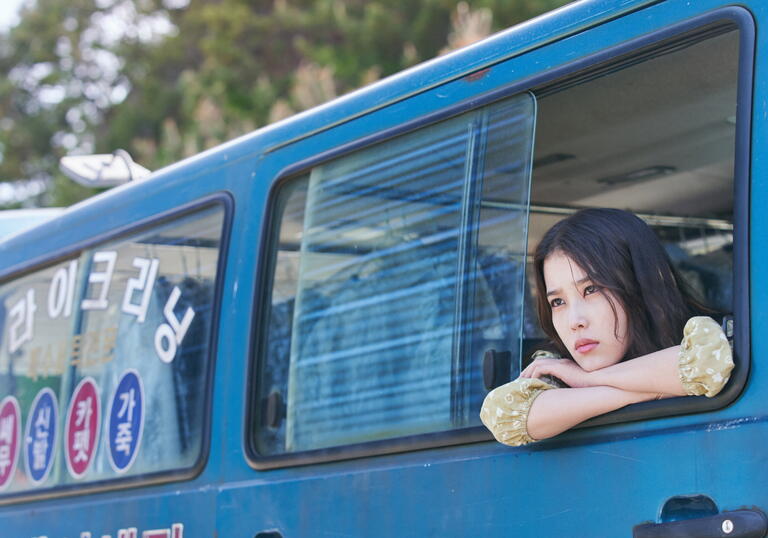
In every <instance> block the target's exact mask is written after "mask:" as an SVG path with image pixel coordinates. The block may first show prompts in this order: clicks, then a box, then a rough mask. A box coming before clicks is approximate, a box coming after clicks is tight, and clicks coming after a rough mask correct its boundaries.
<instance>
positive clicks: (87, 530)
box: [0, 0, 768, 538]
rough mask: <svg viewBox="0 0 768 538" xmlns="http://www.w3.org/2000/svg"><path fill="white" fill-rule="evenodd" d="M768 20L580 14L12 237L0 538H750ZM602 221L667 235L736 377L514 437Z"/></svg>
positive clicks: (455, 57)
mask: <svg viewBox="0 0 768 538" xmlns="http://www.w3.org/2000/svg"><path fill="white" fill-rule="evenodd" d="M761 23H762V24H763V25H766V24H768V3H766V2H764V1H761V0H742V1H740V2H738V3H727V2H722V1H721V0H695V1H690V0H583V1H579V2H575V3H573V4H571V5H568V6H566V7H564V8H561V9H559V10H557V11H554V12H552V13H550V14H548V15H545V16H543V17H539V18H537V19H534V20H532V21H530V22H527V23H525V24H522V25H520V26H517V27H514V28H511V29H509V30H507V31H505V32H502V33H500V34H497V35H495V36H493V37H491V38H490V39H487V40H485V41H483V42H481V43H478V44H476V45H473V46H471V47H468V48H466V49H462V50H459V51H457V52H454V53H452V54H449V55H447V56H443V57H441V58H438V59H435V60H433V61H430V62H427V63H425V64H422V65H420V66H417V67H415V68H413V69H410V70H407V71H405V72H403V73H400V74H398V75H396V76H393V77H390V78H388V79H386V80H383V81H381V82H379V83H377V84H374V85H373V86H370V87H367V88H365V89H362V90H360V91H357V92H355V93H352V94H350V95H347V96H344V97H342V98H340V99H337V100H335V101H333V102H331V103H329V104H327V105H324V106H321V107H319V108H316V109H314V110H311V111H309V112H307V113H303V114H300V115H298V116H296V117H294V118H290V119H288V120H286V121H283V122H280V123H278V124H275V125H272V126H269V127H267V128H264V129H261V130H258V131H256V132H254V133H252V134H250V135H248V136H245V137H242V138H239V139H237V140H234V141H232V142H230V143H228V144H225V145H222V146H220V147H217V148H214V149H212V150H210V151H207V152H205V153H203V154H200V155H198V156H196V157H193V158H191V159H188V160H185V161H183V162H180V163H178V164H176V165H173V166H170V167H168V168H165V169H163V170H160V171H158V172H156V173H154V174H153V175H152V177H151V178H149V179H147V180H144V181H141V182H138V183H135V184H129V185H126V186H122V187H118V188H115V189H113V190H112V191H110V192H107V193H105V194H102V195H99V196H97V197H95V198H93V199H91V200H88V201H86V202H84V203H81V204H79V205H77V206H75V207H73V208H71V209H70V210H68V211H66V212H65V213H64V214H63V215H61V216H59V217H57V218H55V219H52V220H50V221H48V222H46V223H45V224H43V225H41V226H39V227H36V228H34V229H32V230H29V231H27V232H25V233H21V234H19V235H16V236H14V237H12V238H10V239H8V240H6V241H5V242H2V243H0V329H2V332H0V520H1V522H0V534H2V536H8V537H14V538H16V537H19V538H33V537H35V538H40V537H47V538H87V537H93V538H96V537H101V538H103V537H110V538H159V537H168V538H171V537H172V538H183V537H187V538H188V537H193V536H219V537H249V538H253V537H257V538H267V537H269V538H277V537H284V538H293V537H324V536H327V537H341V536H345V537H358V536H360V537H391V536H441V537H443V536H455V537H467V536H532V537H540V536H557V537H563V536H568V537H575V536H584V537H596V536H600V537H602V536H606V537H613V536H628V535H630V534H632V533H634V535H635V536H701V537H706V536H763V535H764V534H765V532H766V520H765V516H764V515H763V514H762V511H761V510H765V509H768V490H766V488H765V486H766V484H768V466H764V465H763V463H765V461H764V460H765V459H766V456H765V453H764V451H763V449H764V443H766V444H768V424H767V418H766V416H767V415H766V413H764V412H763V411H761V409H762V406H763V403H764V402H765V401H766V399H767V398H768V373H763V372H762V370H761V369H760V358H759V357H760V356H762V354H763V348H761V345H767V344H768V339H767V340H766V342H763V344H761V340H760V339H757V340H755V339H753V338H752V336H753V335H757V334H760V333H761V332H767V331H768V317H764V316H763V315H762V314H761V313H760V312H761V308H760V307H761V305H760V303H759V298H760V297H768V289H767V290H766V293H763V292H762V291H761V290H762V287H761V286H762V285H763V284H762V280H761V277H760V276H759V275H761V274H768V254H767V252H768V251H765V250H763V249H762V248H761V247H760V244H761V241H762V239H761V238H764V237H766V236H768V220H761V218H760V215H761V213H760V210H759V208H760V207H763V206H767V205H768V189H763V188H762V187H761V185H762V183H761V181H762V180H761V179H760V178H762V177H765V176H766V175H767V174H768V162H766V160H765V159H763V158H762V154H761V153H760V149H759V148H761V147H762V146H763V143H764V139H766V138H767V137H768V120H766V118H767V117H768V75H766V74H765V73H763V68H762V67H761V66H763V65H765V64H766V60H764V59H763V58H762V56H764V55H765V54H768V50H764V49H766V47H768V41H766V39H768V37H766V35H765V34H764V33H760V32H758V31H757V29H758V28H760V26H761ZM764 168H767V170H766V171H765V172H764V171H763V169H764ZM584 207H616V208H622V209H629V210H631V211H633V212H635V213H636V214H638V215H640V216H641V217H642V218H644V219H645V220H646V222H648V223H649V224H650V225H651V226H652V227H653V228H654V229H655V230H656V232H657V233H658V235H659V237H660V238H661V240H662V242H663V244H664V245H665V248H666V249H667V251H668V252H669V254H670V256H671V258H672V259H673V261H674V263H675V264H676V266H677V268H678V269H679V271H680V272H681V274H682V275H684V277H685V278H686V280H687V281H688V283H689V284H690V285H691V286H692V287H694V288H695V289H697V290H698V291H699V293H700V294H701V295H702V296H703V297H705V298H706V300H707V302H708V303H709V304H710V305H711V306H713V307H714V308H717V309H718V310H720V311H723V312H726V313H728V314H730V315H731V316H732V319H733V324H732V338H733V346H734V354H735V361H736V369H735V370H734V374H733V375H732V377H731V380H730V382H729V385H728V386H727V387H726V389H725V390H724V391H723V392H721V393H720V394H719V395H718V396H717V397H715V398H712V399H707V398H701V397H686V398H675V399H668V400H661V401H653V402H646V403H642V404H637V405H633V406H630V407H627V408H624V409H621V410H619V411H616V412H613V413H609V414H607V415H604V416H601V417H598V418H596V419H593V420H590V421H588V422H587V423H585V424H583V425H582V426H581V427H579V428H576V429H574V430H572V431H568V432H566V433H564V434H562V435H559V436H557V437H555V438H553V439H550V440H546V441H543V442H540V443H536V444H534V445H528V446H525V447H519V448H510V447H506V446H503V445H500V444H498V443H496V442H495V441H493V440H492V438H491V436H490V434H489V433H488V432H487V431H486V430H485V428H483V427H482V425H481V424H480V421H479V417H478V412H479V408H480V404H481V402H482V400H483V398H484V396H485V394H486V393H487V391H488V390H489V387H492V386H494V385H496V384H498V383H500V382H503V381H505V380H508V379H511V378H514V377H516V375H517V373H518V372H519V371H520V369H521V367H524V366H525V364H527V361H528V360H529V359H528V357H529V356H530V353H531V351H532V350H534V349H536V348H537V346H540V345H541V343H542V341H543V339H544V338H545V337H544V335H543V333H542V331H541V329H540V328H539V327H538V323H537V321H536V316H535V314H534V312H533V310H534V309H533V299H534V297H533V287H532V285H531V278H532V277H531V274H530V271H529V270H528V264H529V260H530V256H529V254H530V253H531V252H532V249H533V248H534V246H535V245H536V243H537V241H538V240H539V239H540V237H541V236H542V234H543V232H544V231H545V230H546V229H548V228H549V227H550V226H551V225H552V224H553V223H555V222H557V221H558V220H559V219H562V218H563V217H564V216H567V215H569V214H571V213H573V212H574V211H576V210H578V209H580V208H584ZM763 268H765V269H763ZM752 276H754V277H755V278H754V279H753V278H752ZM766 286H768V283H766ZM751 306H754V307H755V308H754V309H753V308H751ZM767 352H768V350H767ZM763 377H765V378H766V379H763ZM761 387H762V388H761Z"/></svg>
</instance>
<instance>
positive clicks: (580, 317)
mask: <svg viewBox="0 0 768 538" xmlns="http://www.w3.org/2000/svg"><path fill="white" fill-rule="evenodd" d="M570 314H571V316H570V317H571V319H570V322H571V330H573V331H576V330H578V329H585V328H587V327H588V326H589V322H588V321H587V317H586V316H585V315H584V310H583V309H582V308H580V306H579V305H578V302H577V304H575V305H573V306H572V307H571V312H570Z"/></svg>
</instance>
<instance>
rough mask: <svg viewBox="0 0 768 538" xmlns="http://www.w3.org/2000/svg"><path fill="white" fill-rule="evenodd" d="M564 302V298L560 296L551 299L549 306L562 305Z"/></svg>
mask: <svg viewBox="0 0 768 538" xmlns="http://www.w3.org/2000/svg"><path fill="white" fill-rule="evenodd" d="M562 304H564V303H563V300H562V299H561V298H560V297H555V298H554V299H552V300H551V301H549V306H551V307H552V308H555V307H556V306H560V305H562Z"/></svg>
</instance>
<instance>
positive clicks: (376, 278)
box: [257, 95, 534, 454]
mask: <svg viewBox="0 0 768 538" xmlns="http://www.w3.org/2000/svg"><path fill="white" fill-rule="evenodd" d="M533 107H534V103H533V101H532V99H531V97H530V96H529V95H522V96H517V97H515V98H513V99H509V100H507V101H504V102H501V103H499V104H495V105H492V106H490V107H486V108H484V109H480V110H478V111H474V112H471V113H468V114H464V115H461V116H458V117H455V118H453V119H450V120H447V121H444V122H441V123H438V124H435V125H432V126H429V127H426V128H423V129H421V130H419V131H416V132H413V133H410V134H407V135H404V136H401V137H398V138H395V139H392V140H389V141H386V142H383V143H380V144H378V145H376V146H374V147H370V148H367V149H364V150H362V151H359V152H357V153H353V154H351V155H348V156H346V157H343V158H340V159H337V160H335V161H332V162H329V163H326V164H323V165H321V166H318V167H316V168H314V169H312V170H311V172H310V173H309V174H307V175H305V176H302V177H299V178H295V179H293V180H291V181H289V182H288V183H286V185H285V186H284V187H283V189H282V190H281V192H280V194H279V196H278V198H277V202H276V203H277V209H278V211H277V214H278V218H279V232H278V234H277V237H275V238H274V240H273V245H274V247H273V256H274V259H273V262H272V274H273V277H272V287H271V310H270V312H269V316H268V320H267V323H266V326H267V331H266V332H267V335H266V336H267V338H266V345H265V348H264V350H263V354H262V355H263V360H262V363H261V374H260V377H259V384H260V399H259V400H260V405H259V410H260V415H259V416H260V423H261V427H260V428H259V430H258V432H257V447H258V449H259V451H260V452H261V453H263V454H274V453H281V452H292V451H302V450H309V449H315V448H322V447H330V446H338V445H342V444H348V443H357V442H365V441H370V440H376V439H388V438H393V437H398V436H403V435H409V434H417V433H427V432H437V431H445V430H450V429H455V428H464V427H467V426H471V425H474V424H476V423H478V419H477V412H478V410H479V406H480V401H481V399H482V396H483V393H484V389H483V388H482V383H481V380H480V377H481V375H480V374H481V363H480V361H481V358H482V354H483V353H484V351H485V350H486V349H490V348H496V349H501V350H507V351H510V352H512V353H513V354H514V355H515V356H517V353H518V349H519V346H520V330H521V327H520V325H521V321H520V320H521V316H520V312H521V306H522V294H523V278H524V277H523V274H524V272H523V265H524V252H525V237H526V222H527V209H526V208H527V199H528V188H529V183H528V177H529V167H530V155H531V135H532V125H533V113H534V109H533Z"/></svg>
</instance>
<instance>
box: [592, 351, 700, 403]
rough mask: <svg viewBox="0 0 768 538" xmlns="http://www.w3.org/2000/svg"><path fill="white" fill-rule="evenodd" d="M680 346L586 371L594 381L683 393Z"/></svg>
mask: <svg viewBox="0 0 768 538" xmlns="http://www.w3.org/2000/svg"><path fill="white" fill-rule="evenodd" d="M679 355H680V346H674V347H668V348H666V349H662V350H660V351H656V352H654V353H650V354H648V355H643V356H642V357H637V358H636V359H632V360H628V361H624V362H620V363H618V364H614V365H613V366H608V367H606V368H601V369H600V370H595V371H594V372H589V373H590V375H591V382H592V383H593V384H595V385H608V386H610V387H616V388H620V389H624V390H629V391H638V392H655V393H661V394H668V395H670V396H685V395H686V394H687V393H686V390H685V388H684V387H683V383H682V381H681V380H680V370H679V359H678V357H679Z"/></svg>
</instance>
